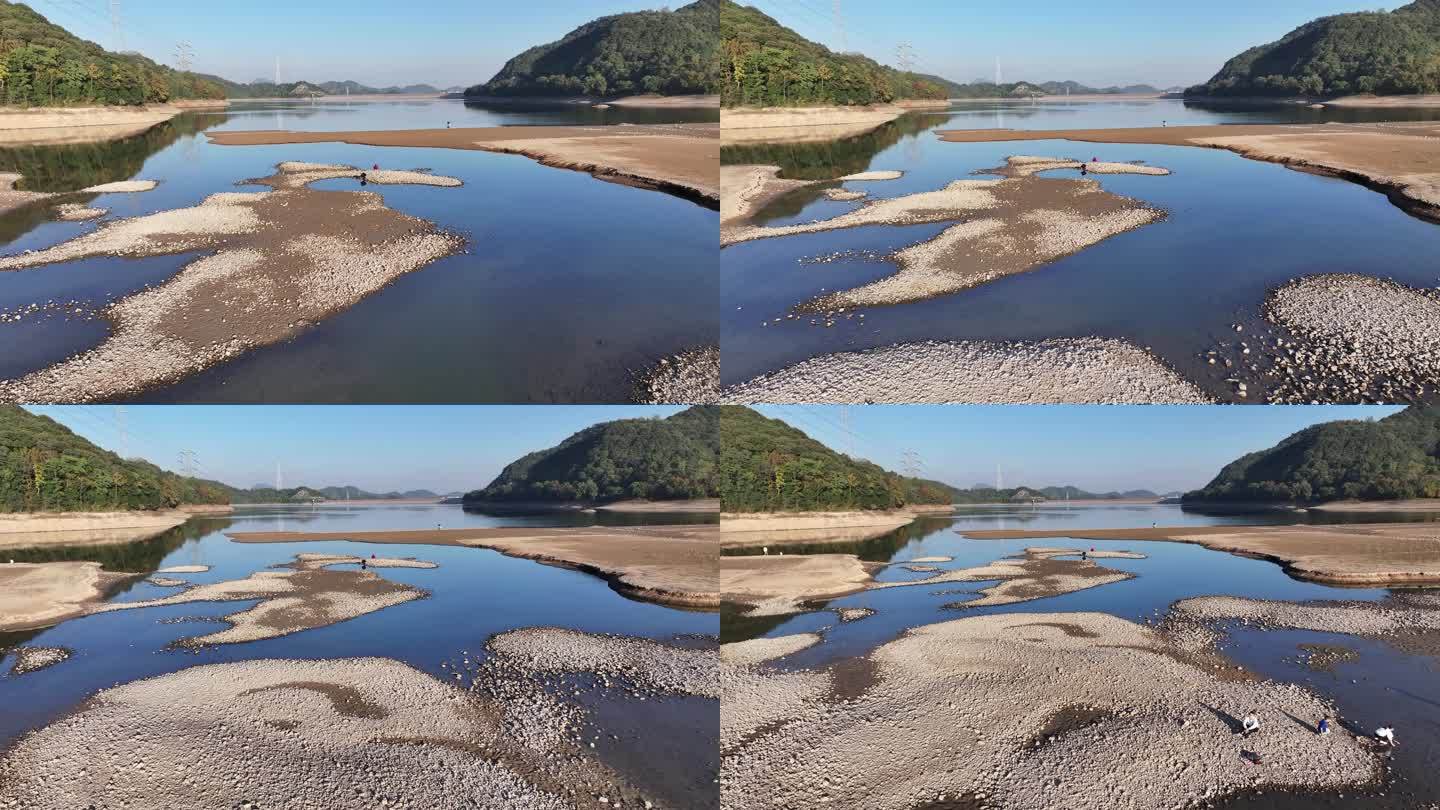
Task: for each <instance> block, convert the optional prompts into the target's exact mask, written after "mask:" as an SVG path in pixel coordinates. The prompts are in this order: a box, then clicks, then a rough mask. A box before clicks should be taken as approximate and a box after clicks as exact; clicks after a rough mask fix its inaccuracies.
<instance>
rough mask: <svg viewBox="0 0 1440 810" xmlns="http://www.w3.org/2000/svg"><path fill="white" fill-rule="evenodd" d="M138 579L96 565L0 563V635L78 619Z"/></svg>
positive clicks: (86, 563) (78, 563)
mask: <svg viewBox="0 0 1440 810" xmlns="http://www.w3.org/2000/svg"><path fill="white" fill-rule="evenodd" d="M139 576H144V575H143V574H122V573H114V572H110V571H102V570H100V563H97V562H52V563H0V632H8V631H12V630H29V629H32V628H36V627H48V626H50V625H52V624H56V623H58V622H61V621H64V620H65V619H69V618H73V617H75V616H82V615H84V614H86V613H88V612H90V609H91V607H92V606H93V605H95V604H97V603H99V602H100V601H101V600H102V599H104V598H105V597H106V596H107V595H108V594H109V593H110V590H111V589H112V588H114V587H116V586H118V585H120V584H121V583H123V582H126V581H128V580H131V579H134V578H136V577H139Z"/></svg>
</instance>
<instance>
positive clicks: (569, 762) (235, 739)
mask: <svg viewBox="0 0 1440 810" xmlns="http://www.w3.org/2000/svg"><path fill="white" fill-rule="evenodd" d="M500 713H501V709H500V707H498V706H496V705H495V704H494V703H493V702H489V701H484V700H480V699H476V698H473V697H471V696H469V695H467V694H466V693H465V692H463V691H461V690H457V689H454V688H452V687H450V686H447V685H445V684H442V683H441V682H439V681H437V680H436V679H434V678H432V677H430V676H429V675H426V674H425V673H423V672H420V671H418V670H415V669H412V668H410V667H408V666H406V665H404V664H402V663H400V662H397V661H391V660H388V659H383V658H355V659H345V660H338V661H299V660H259V661H243V662H237V663H225V664H211V665H204V666H197V667H192V668H190V669H186V670H182V671H180V672H176V673H172V674H169V675H162V676H159V677H155V678H150V679H147V680H141V681H136V682H134V683H130V684H126V685H124V686H117V687H114V688H111V689H106V690H104V691H102V692H101V693H100V694H99V695H98V696H96V699H95V700H93V701H90V702H89V703H87V704H86V705H85V706H84V707H83V708H82V709H81V710H80V711H79V712H77V713H76V714H74V715H71V716H70V717H67V718H65V719H63V720H60V721H57V722H56V723H53V724H51V725H50V726H48V727H46V728H44V729H41V730H40V731H37V732H33V733H31V734H28V735H26V736H25V737H24V738H22V739H21V740H20V741H19V742H18V743H17V744H16V745H15V746H14V747H13V748H11V749H10V750H9V751H8V752H7V753H6V754H5V757H4V759H3V760H0V784H3V785H4V788H3V794H0V807H4V808H26V810H52V809H53V810H69V809H70V808H76V807H86V806H99V805H103V806H118V804H122V803H123V804H126V805H128V806H134V807H140V806H147V807H232V806H238V805H236V804H235V802H236V801H237V799H238V798H242V797H243V798H244V799H245V800H247V801H248V802H250V803H252V804H251V806H254V807H261V808H271V807H276V808H279V807H333V808H346V809H347V810H348V809H349V808H355V810H361V809H362V808H363V810H370V809H371V808H375V807H377V806H380V805H382V804H385V803H394V804H392V805H391V806H398V803H399V802H400V801H401V800H402V799H403V801H404V803H405V804H407V805H408V806H412V807H427V808H440V809H442V810H459V809H460V808H469V807H492V808H514V809H515V810H518V808H522V807H523V808H536V809H537V810H568V809H569V808H573V807H576V806H578V802H579V801H580V800H581V798H580V796H579V795H566V794H567V793H568V792H569V791H568V790H567V789H566V788H565V787H563V785H565V784H566V783H570V784H573V781H571V780H567V779H565V778H563V777H562V776H561V773H560V772H561V770H562V769H563V768H569V769H571V770H570V774H569V776H571V777H572V779H573V780H574V781H583V782H592V783H593V782H601V784H603V781H601V779H597V778H596V776H597V775H599V772H600V770H601V769H600V768H599V767H598V766H596V765H594V764H593V763H589V762H587V761H585V759H584V758H582V757H580V756H579V754H578V752H576V751H574V750H573V749H566V750H565V751H563V752H562V751H542V750H532V749H526V748H522V747H519V746H517V745H516V744H514V743H513V742H511V741H510V740H509V738H508V735H507V733H506V732H505V730H504V729H503V728H502V726H501V725H500V722H499V715H500ZM177 729H178V730H183V731H184V733H177ZM557 755H563V759H564V760H565V761H566V762H565V765H564V766H563V767H562V766H561V765H560V764H558V763H553V762H552V761H551V758H552V757H556V756H557ZM86 774H90V775H91V778H77V775H78V776H81V777H83V776H84V775H86ZM602 778H603V777H602ZM607 781H608V780H607ZM576 787H578V788H579V789H580V790H577V791H576V793H577V794H578V793H579V792H580V791H581V790H585V789H586V788H588V787H589V785H584V784H582V785H577V786H576ZM585 800H586V802H587V805H588V803H589V802H590V801H593V797H592V796H586V797H585Z"/></svg>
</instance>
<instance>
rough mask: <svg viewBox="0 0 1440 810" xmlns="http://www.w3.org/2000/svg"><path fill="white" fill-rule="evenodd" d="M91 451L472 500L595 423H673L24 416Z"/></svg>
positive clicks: (312, 410)
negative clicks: (191, 456)
mask: <svg viewBox="0 0 1440 810" xmlns="http://www.w3.org/2000/svg"><path fill="white" fill-rule="evenodd" d="M27 409H28V410H30V411H32V412H34V413H40V414H44V415H46V416H49V417H51V418H52V419H55V420H56V421H57V422H60V423H62V424H64V425H65V426H66V427H68V428H70V429H71V430H73V431H75V432H76V433H78V434H80V435H81V436H84V437H85V438H87V439H89V440H90V441H92V442H94V443H95V444H98V445H100V446H101V447H104V448H106V449H107V450H113V451H115V452H117V453H119V452H121V444H120V436H121V431H120V427H121V425H122V424H123V425H124V427H125V432H126V434H128V436H129V452H128V453H127V454H126V455H127V456H139V457H142V458H145V459H148V460H150V461H151V462H153V463H155V464H157V465H159V466H161V467H164V468H166V469H171V470H178V469H180V465H179V462H178V461H177V458H178V456H179V453H180V451H182V450H194V451H195V453H196V456H197V458H198V460H199V464H200V470H199V473H200V474H201V475H202V476H203V477H207V478H213V479H217V480H220V481H224V482H225V483H227V484H230V485H232V486H237V487H249V486H253V485H255V484H259V483H266V484H273V483H274V481H275V465H276V464H277V463H279V464H280V465H281V471H282V472H283V474H284V477H285V486H287V487H289V486H299V485H302V484H303V485H307V486H343V485H346V484H353V485H355V486H358V487H361V488H363V489H367V490H370V491H372V492H375V491H390V490H407V489H433V490H435V491H437V492H447V491H452V490H469V489H476V488H479V487H482V486H484V485H486V484H488V483H490V481H491V479H493V478H494V477H495V475H496V474H497V473H499V472H500V469H501V468H502V467H504V466H505V465H506V464H508V463H510V462H511V461H514V460H515V459H516V458H519V457H520V456H522V455H524V454H525V453H528V452H530V451H532V450H539V449H541V448H545V447H550V446H552V445H555V444H558V443H559V442H560V441H561V440H562V439H564V438H565V437H566V436H569V435H570V434H571V433H574V432H575V431H577V430H580V429H582V428H585V427H589V426H590V425H593V424H595V423H596V422H605V421H609V420H611V419H628V418H634V417H649V416H669V415H670V414H672V413H675V412H676V411H679V410H681V409H680V408H678V407H665V406H654V407H646V406H638V405H637V406H624V405H608V406H607V405H595V406H570V405H545V406H510V405H494V406H488V405H477V406H440V405H435V406H430V405H416V406H408V405H407V406H380V405H376V406H367V405H340V406H324V405H298V406H280V405H275V406H269V405H267V406H245V405H236V406H226V405H149V406H146V405H129V406H125V407H124V409H123V411H122V410H119V409H117V408H116V407H115V406H111V405H45V406H27Z"/></svg>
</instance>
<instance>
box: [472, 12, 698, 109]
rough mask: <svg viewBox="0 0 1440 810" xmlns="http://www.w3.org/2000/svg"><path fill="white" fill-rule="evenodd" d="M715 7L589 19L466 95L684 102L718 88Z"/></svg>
mask: <svg viewBox="0 0 1440 810" xmlns="http://www.w3.org/2000/svg"><path fill="white" fill-rule="evenodd" d="M718 13H719V0H696V2H693V3H691V4H689V5H687V6H682V7H680V8H678V9H676V10H674V11H668V10H664V11H636V12H630V13H627V14H612V15H609V16H606V17H600V18H598V19H595V20H591V21H590V22H588V23H585V24H584V25H582V26H580V27H579V28H576V29H575V30H573V31H571V32H570V33H568V34H566V35H565V36H563V37H561V38H560V39H558V40H556V41H554V42H549V43H546V44H544V45H536V46H535V47H533V48H529V49H527V50H525V51H524V52H522V53H520V54H519V55H518V56H515V57H513V58H512V59H510V60H509V61H508V62H506V63H505V65H504V66H503V67H502V68H500V72H498V73H496V74H495V75H494V76H493V77H492V78H491V79H490V80H489V81H487V82H484V83H482V84H477V85H475V86H473V87H470V88H468V89H467V90H466V91H465V94H466V95H470V96H582V95H583V96H595V97H607V96H625V95H632V94H636V93H659V94H662V95H684V94H690V93H714V92H717V90H718V88H719V63H718V59H719V49H718V47H717V42H716V36H715V31H716V25H717V23H718V17H717V15H718Z"/></svg>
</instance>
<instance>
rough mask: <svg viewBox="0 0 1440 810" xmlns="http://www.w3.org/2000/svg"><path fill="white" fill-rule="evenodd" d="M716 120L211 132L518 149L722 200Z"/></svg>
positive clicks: (259, 140)
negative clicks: (587, 124)
mask: <svg viewBox="0 0 1440 810" xmlns="http://www.w3.org/2000/svg"><path fill="white" fill-rule="evenodd" d="M719 133H720V130H719V126H718V125H715V124H645V125H624V126H594V127H585V126H554V127H548V126H518V127H480V128H474V127H457V128H454V129H395V130H381V131H374V132H289V131H281V130H265V131H250V132H240V131H237V132H208V133H206V137H207V138H209V139H210V140H211V142H213V143H218V144H224V145H234V146H251V145H256V144H284V143H328V142H340V143H352V144H362V145H365V146H405V147H441V148H446V149H478V150H483V151H487V152H503V153H507V154H518V155H524V156H526V157H529V158H532V159H534V160H537V161H539V162H540V163H542V164H544V165H546V166H554V167H556V168H561V169H573V170H575V171H582V172H588V173H589V174H591V175H594V176H595V177H596V178H598V179H601V180H609V181H613V182H618V183H623V184H625V185H634V186H641V187H644V188H652V189H655V190H658V191H665V192H668V193H671V194H675V195H677V196H680V197H684V198H686V199H689V200H692V201H694V202H698V203H701V204H703V205H706V206H709V207H718V206H719V203H720V185H719V181H718V179H717V172H716V167H717V166H718V165H719V163H720V139H719Z"/></svg>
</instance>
